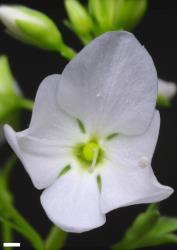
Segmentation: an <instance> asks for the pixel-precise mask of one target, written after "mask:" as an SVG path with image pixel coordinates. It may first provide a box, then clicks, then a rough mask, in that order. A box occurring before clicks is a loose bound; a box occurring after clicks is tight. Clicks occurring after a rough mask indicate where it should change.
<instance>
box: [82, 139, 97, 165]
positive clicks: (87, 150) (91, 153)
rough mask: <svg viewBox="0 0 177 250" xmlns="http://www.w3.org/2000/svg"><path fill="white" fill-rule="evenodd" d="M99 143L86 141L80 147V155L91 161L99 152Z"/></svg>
mask: <svg viewBox="0 0 177 250" xmlns="http://www.w3.org/2000/svg"><path fill="white" fill-rule="evenodd" d="M99 150H100V149H99V145H98V144H97V143H96V142H88V143H87V144H86V145H84V146H83V148H82V156H83V158H84V159H85V160H86V161H90V162H92V161H93V160H94V158H95V157H96V155H97V156H98V153H99Z"/></svg>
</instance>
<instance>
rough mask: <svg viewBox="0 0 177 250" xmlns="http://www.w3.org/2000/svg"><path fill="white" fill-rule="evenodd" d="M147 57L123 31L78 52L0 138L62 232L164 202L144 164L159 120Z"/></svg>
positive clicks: (152, 69)
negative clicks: (25, 120) (21, 126)
mask: <svg viewBox="0 0 177 250" xmlns="http://www.w3.org/2000/svg"><path fill="white" fill-rule="evenodd" d="M156 97H157V74H156V70H155V67H154V64H153V61H152V59H151V57H150V55H149V54H148V53H147V51H146V49H145V48H144V47H143V46H141V45H140V44H139V42H138V41H137V40H136V38H135V37H134V36H133V35H132V34H130V33H128V32H110V33H106V34H104V35H103V36H100V37H99V38H97V39H95V40H94V41H93V42H91V43H90V44H89V45H88V46H86V47H85V48H84V49H83V50H82V51H81V52H80V53H79V54H78V55H77V56H76V57H75V59H73V60H72V61H71V62H70V63H69V64H68V65H67V66H66V68H65V69H64V71H63V73H62V75H61V76H59V75H52V76H49V77H47V78H46V79H45V80H44V81H43V82H42V84H41V85H40V87H39V90H38V93H37V96H36V101H35V106H34V110H33V114H32V119H31V123H30V126H29V128H28V129H26V130H24V131H22V132H19V133H16V132H15V131H14V130H13V129H12V128H10V127H9V126H8V125H6V126H5V134H6V138H7V140H8V142H9V144H10V145H11V147H12V148H13V149H14V151H15V152H16V154H17V155H18V157H19V158H20V159H21V161H22V163H23V164H24V167H25V169H26V170H27V172H28V173H29V175H30V177H31V179H32V181H33V183H34V185H35V186H36V187H37V188H39V189H43V188H45V191H44V192H43V194H42V196H41V202H42V205H43V207H44V209H45V211H46V213H47V215H48V217H49V218H50V219H51V220H52V221H53V222H54V223H55V224H57V225H58V226H59V227H61V228H62V229H63V230H65V231H70V232H83V231H88V230H91V229H93V228H96V227H99V226H101V225H103V224H104V223H105V214H106V213H107V212H109V211H111V210H113V209H115V208H118V207H123V206H127V205H131V204H139V203H150V202H156V201H160V200H163V199H165V198H167V197H168V196H169V195H170V194H171V193H172V191H173V190H172V189H171V188H170V187H167V186H163V185H161V184H159V183H158V181H157V179H156V177H155V176H154V174H153V170H152V168H151V160H152V156H153V152H154V149H155V145H156V141H157V138H158V132H159V126H160V116H159V112H158V111H156V110H155V104H156Z"/></svg>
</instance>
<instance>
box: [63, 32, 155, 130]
mask: <svg viewBox="0 0 177 250" xmlns="http://www.w3.org/2000/svg"><path fill="white" fill-rule="evenodd" d="M156 95H157V74H156V70H155V67H154V64H153V61H152V59H151V57H150V55H149V54H148V52H147V51H146V49H145V48H144V47H143V46H141V45H140V43H139V42H138V41H137V39H136V38H135V37H134V36H133V35H132V34H131V33H128V32H125V31H119V32H109V33H106V34H104V35H102V36H100V37H99V38H97V39H95V40H94V41H92V42H91V43H90V44H89V45H88V46H86V47H85V48H84V49H83V50H82V51H81V52H80V53H79V54H78V55H77V56H76V57H75V58H74V59H73V60H72V61H71V62H70V63H69V64H68V65H67V66H66V68H65V69H64V71H63V73H62V76H61V83H60V87H59V92H58V101H59V104H60V105H61V107H62V108H63V109H64V110H65V111H67V112H68V113H70V114H72V115H73V116H77V117H78V118H79V119H81V120H82V121H83V122H84V123H86V127H87V129H88V130H90V131H92V132H95V130H96V132H97V133H99V132H100V129H102V131H103V132H102V133H110V132H112V133H113V132H119V133H123V134H141V133H143V132H144V131H145V130H146V129H147V127H148V125H149V124H150V122H151V119H152V116H153V112H154V107H155V103H156Z"/></svg>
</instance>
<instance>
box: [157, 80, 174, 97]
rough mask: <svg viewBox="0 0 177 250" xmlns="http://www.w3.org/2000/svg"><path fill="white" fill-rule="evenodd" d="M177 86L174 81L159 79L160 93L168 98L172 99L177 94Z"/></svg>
mask: <svg viewBox="0 0 177 250" xmlns="http://www.w3.org/2000/svg"><path fill="white" fill-rule="evenodd" d="M176 91H177V86H176V84H175V83H174V82H167V81H164V80H162V79H159V81H158V94H159V95H160V96H164V97H166V98H167V99H169V100H170V99H172V98H173V97H174V96H175V95H176Z"/></svg>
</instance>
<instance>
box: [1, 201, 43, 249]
mask: <svg viewBox="0 0 177 250" xmlns="http://www.w3.org/2000/svg"><path fill="white" fill-rule="evenodd" d="M1 198H2V197H1ZM3 207H4V209H5V210H6V212H7V213H8V214H9V216H10V218H11V219H12V220H13V221H14V222H15V223H16V225H18V226H19V227H20V228H21V229H22V230H23V231H24V233H25V236H26V238H27V239H28V240H29V242H30V243H31V245H32V246H33V247H34V249H36V250H44V243H43V240H42V239H41V237H40V236H39V234H38V233H37V231H36V230H35V229H34V228H33V227H32V226H31V225H30V224H29V223H28V222H27V221H26V220H25V219H24V218H23V217H22V215H21V214H20V213H19V212H18V211H17V210H16V209H15V208H14V207H13V206H12V205H10V204H8V203H7V202H4V203H3Z"/></svg>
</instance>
